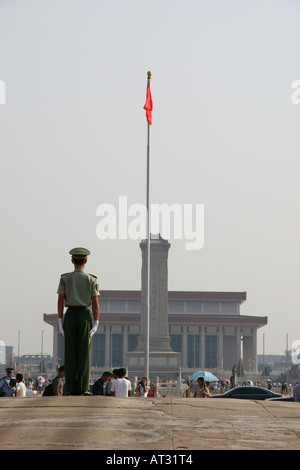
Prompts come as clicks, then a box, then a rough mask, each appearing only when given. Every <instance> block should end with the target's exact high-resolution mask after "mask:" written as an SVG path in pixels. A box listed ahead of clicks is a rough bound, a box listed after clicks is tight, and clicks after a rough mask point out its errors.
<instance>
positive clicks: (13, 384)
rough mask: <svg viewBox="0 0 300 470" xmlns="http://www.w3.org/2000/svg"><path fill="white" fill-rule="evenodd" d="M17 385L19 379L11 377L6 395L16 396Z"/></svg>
mask: <svg viewBox="0 0 300 470" xmlns="http://www.w3.org/2000/svg"><path fill="white" fill-rule="evenodd" d="M16 385H17V381H16V379H10V381H9V385H8V387H9V388H8V390H7V392H6V395H5V396H6V397H14V396H15V393H16Z"/></svg>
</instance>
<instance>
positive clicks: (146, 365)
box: [144, 72, 152, 381]
mask: <svg viewBox="0 0 300 470" xmlns="http://www.w3.org/2000/svg"><path fill="white" fill-rule="evenodd" d="M147 77H148V80H147V84H148V85H149V86H150V80H151V77H152V73H151V72H147ZM150 128H151V126H150V124H149V121H148V124H147V239H146V257H147V283H146V286H147V300H146V302H147V309H146V322H145V334H146V347H145V360H144V361H145V363H144V374H145V377H147V379H148V381H149V369H150V367H149V362H150V361H149V356H150V241H151V240H150V238H151V234H150V220H151V214H150V150H151V148H150Z"/></svg>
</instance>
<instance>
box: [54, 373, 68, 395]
mask: <svg viewBox="0 0 300 470" xmlns="http://www.w3.org/2000/svg"><path fill="white" fill-rule="evenodd" d="M64 386H65V366H60V367H59V369H58V375H57V376H56V377H55V379H53V381H52V395H54V396H55V397H58V396H60V395H64Z"/></svg>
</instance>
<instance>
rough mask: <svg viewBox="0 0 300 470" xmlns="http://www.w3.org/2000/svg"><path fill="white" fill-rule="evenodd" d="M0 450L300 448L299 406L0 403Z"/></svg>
mask: <svg viewBox="0 0 300 470" xmlns="http://www.w3.org/2000/svg"><path fill="white" fill-rule="evenodd" d="M0 436H1V438H0V450H24V449H26V450H38V449H39V450H80V449H82V450H96V449H98V450H110V451H115V450H120V451H122V450H123V451H125V450H126V451H128V450H135V451H138V450H166V451H167V450H169V451H172V450H173V451H182V452H184V451H188V450H202V449H206V450H212V449H214V450H215V449H216V450H225V449H226V450H266V449H267V450H271V449H272V450H296V449H297V450H300V403H294V402H266V401H249V400H230V399H194V398H153V399H151V398H145V399H144V398H128V399H126V398H123V399H120V398H114V397H101V396H89V397H84V396H80V397H37V398H21V399H18V398H0Z"/></svg>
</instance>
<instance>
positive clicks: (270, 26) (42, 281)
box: [0, 0, 300, 354]
mask: <svg viewBox="0 0 300 470" xmlns="http://www.w3.org/2000/svg"><path fill="white" fill-rule="evenodd" d="M299 18H300V3H299V1H297V0H293V1H292V0H243V1H241V0H210V1H207V0H159V1H158V0H151V1H145V0H113V1H109V0H106V1H104V0H51V1H50V0H43V1H41V0H0V80H2V81H4V82H5V84H6V104H1V105H0V119H1V123H0V125H1V139H0V149H1V186H0V191H1V193H0V194H1V197H0V217H1V219H0V220H1V249H2V258H1V259H2V269H1V315H0V339H2V340H3V341H5V343H6V344H7V345H13V346H14V352H15V353H17V343H18V331H19V330H20V331H21V333H20V338H21V341H20V353H21V354H26V353H32V354H33V353H37V352H40V351H41V337H42V333H41V332H42V331H44V353H52V335H53V329H52V327H51V326H49V325H47V324H45V323H44V322H43V313H55V312H56V302H57V294H56V292H57V286H58V283H59V276H60V274H61V273H64V272H68V271H70V270H72V265H71V263H70V256H69V254H68V253H69V250H70V249H71V248H73V247H75V246H84V247H87V248H89V249H90V251H91V256H90V258H89V261H88V265H87V271H88V272H90V273H92V274H95V275H97V276H98V278H99V281H100V288H102V289H140V287H141V273H140V270H141V253H140V248H139V241H134V240H105V241H101V240H99V239H98V238H97V235H96V226H97V223H98V221H99V217H97V216H96V210H97V207H98V206H99V205H100V204H103V203H110V204H113V205H115V206H116V209H117V208H118V200H119V196H121V195H123V196H124V195H125V196H127V198H128V204H134V203H145V202H146V144H147V125H146V119H145V111H144V110H143V105H144V103H145V96H146V82H147V71H148V70H151V71H152V74H153V78H152V81H151V90H152V98H153V101H154V110H153V125H152V128H151V131H152V137H151V145H152V154H151V201H152V202H153V203H167V204H170V205H171V204H173V203H178V204H181V205H183V204H187V203H192V204H204V207H205V243H204V247H203V249H202V250H199V251H187V250H185V240H174V239H172V237H171V239H170V242H171V249H170V252H169V289H170V290H199V291H246V292H247V301H246V302H245V303H244V304H243V305H242V308H241V314H244V315H258V316H268V325H267V326H266V327H264V328H262V329H260V330H259V333H258V353H262V345H263V342H262V333H265V353H266V354H282V353H283V352H284V349H285V346H286V335H288V341H289V346H290V345H291V343H292V341H294V340H297V339H300V328H299V307H300V296H299V282H300V262H299V261H300V259H299V255H300V248H299V245H300V243H299V242H300V211H299V202H300V185H299V170H300V158H299V156H300V155H299V135H300V134H299V132H300V104H299V105H296V104H293V102H292V100H291V96H292V93H293V90H292V83H293V82H294V81H295V80H299V79H300V61H299V57H300V28H299Z"/></svg>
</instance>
